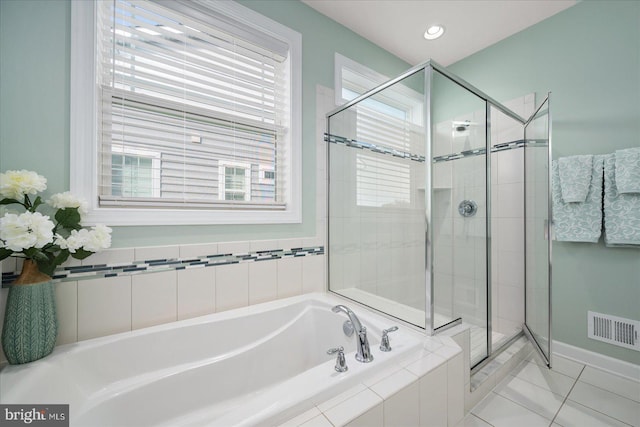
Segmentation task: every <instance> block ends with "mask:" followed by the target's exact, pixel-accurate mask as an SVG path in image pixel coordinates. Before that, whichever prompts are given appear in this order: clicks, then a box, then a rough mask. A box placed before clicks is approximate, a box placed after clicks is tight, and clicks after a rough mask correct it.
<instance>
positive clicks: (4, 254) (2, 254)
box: [0, 248, 13, 261]
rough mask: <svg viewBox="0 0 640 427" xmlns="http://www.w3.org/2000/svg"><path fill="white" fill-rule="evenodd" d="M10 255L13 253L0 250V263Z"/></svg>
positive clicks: (7, 250) (3, 249)
mask: <svg viewBox="0 0 640 427" xmlns="http://www.w3.org/2000/svg"><path fill="white" fill-rule="evenodd" d="M12 253H13V251H12V250H11V249H7V248H0V261H2V260H3V259H5V258H9V257H10V256H11V254H12Z"/></svg>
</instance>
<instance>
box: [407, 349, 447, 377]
mask: <svg viewBox="0 0 640 427" xmlns="http://www.w3.org/2000/svg"><path fill="white" fill-rule="evenodd" d="M445 362H446V359H445V358H444V357H442V356H439V355H437V354H429V355H427V356H424V357H422V358H421V359H419V360H417V361H416V362H414V363H412V364H411V365H409V366H407V368H406V369H407V370H408V371H409V372H411V373H413V374H414V375H416V376H418V377H422V376H424V375H426V374H428V373H429V372H431V371H433V370H434V369H436V368H437V367H438V366H440V365H442V364H444V363H445Z"/></svg>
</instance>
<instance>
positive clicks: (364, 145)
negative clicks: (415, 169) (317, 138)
mask: <svg viewBox="0 0 640 427" xmlns="http://www.w3.org/2000/svg"><path fill="white" fill-rule="evenodd" d="M324 140H325V141H326V142H330V143H332V144H340V145H346V146H347V147H352V148H358V149H361V150H369V151H373V152H374V153H378V154H386V155H390V156H393V157H399V158H402V159H407V160H413V161H414V162H419V163H424V160H425V158H424V156H419V155H417V154H411V153H407V152H405V151H399V150H396V149H394V148H389V147H384V146H382V145H375V144H370V143H368V142H362V141H356V140H355V139H349V138H345V137H343V136H338V135H331V134H328V133H325V134H324Z"/></svg>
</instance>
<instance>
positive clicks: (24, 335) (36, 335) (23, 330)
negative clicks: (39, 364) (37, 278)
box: [2, 281, 58, 365]
mask: <svg viewBox="0 0 640 427" xmlns="http://www.w3.org/2000/svg"><path fill="white" fill-rule="evenodd" d="M57 334H58V321H57V318H56V306H55V294H54V287H53V282H52V281H48V282H42V283H35V284H31V285H11V286H10V287H9V295H8V296H7V305H6V309H5V315H4V325H3V327H2V349H3V350H4V354H5V356H6V357H7V361H9V363H11V364H12V365H19V364H22V363H29V362H33V361H34V360H38V359H42V358H43V357H45V356H47V355H48V354H50V353H51V352H52V351H53V348H54V347H55V344H56V336H57Z"/></svg>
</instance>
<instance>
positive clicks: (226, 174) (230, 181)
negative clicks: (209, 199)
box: [218, 162, 251, 201]
mask: <svg viewBox="0 0 640 427" xmlns="http://www.w3.org/2000/svg"><path fill="white" fill-rule="evenodd" d="M219 174H220V182H221V183H222V184H221V186H220V188H221V190H220V192H219V195H218V197H219V198H220V200H245V201H248V200H251V166H250V165H248V164H242V163H229V162H220V164H219Z"/></svg>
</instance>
